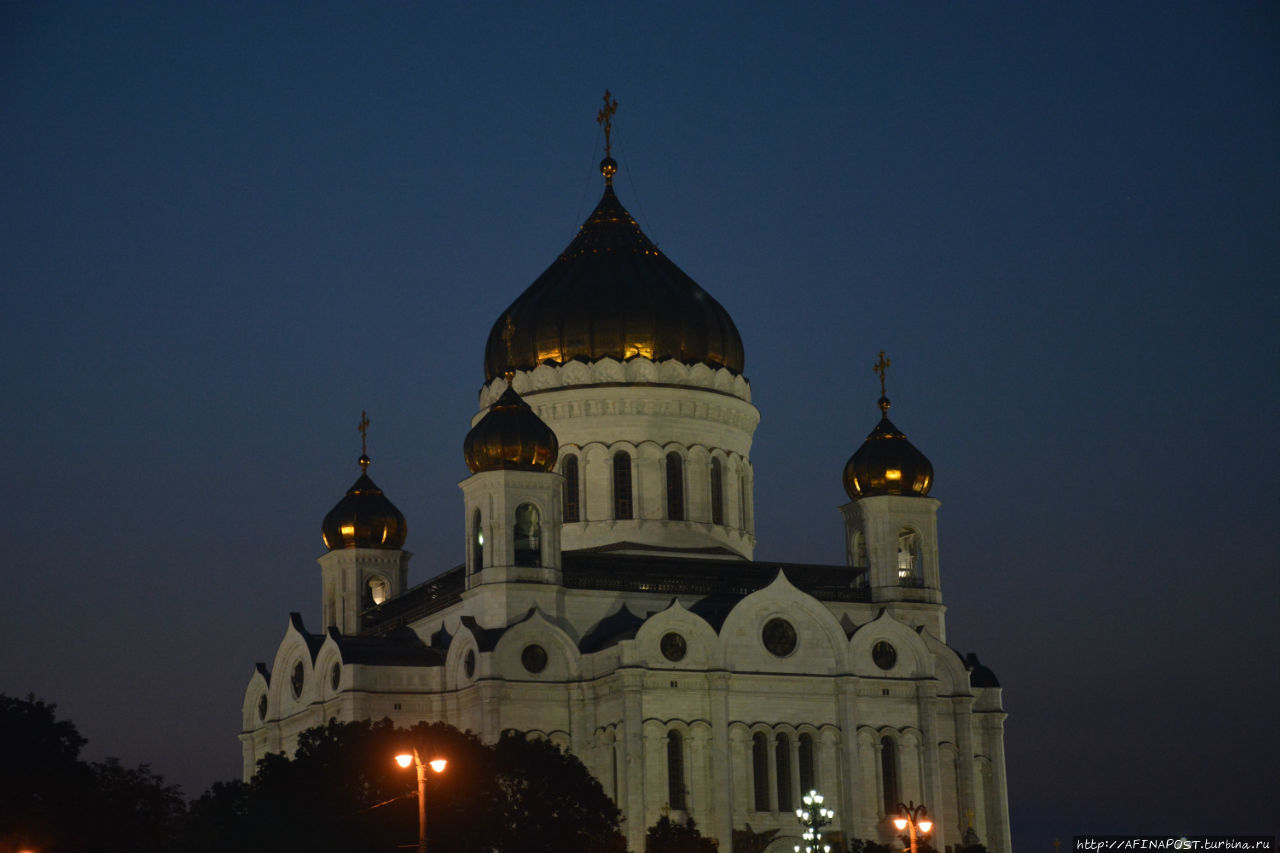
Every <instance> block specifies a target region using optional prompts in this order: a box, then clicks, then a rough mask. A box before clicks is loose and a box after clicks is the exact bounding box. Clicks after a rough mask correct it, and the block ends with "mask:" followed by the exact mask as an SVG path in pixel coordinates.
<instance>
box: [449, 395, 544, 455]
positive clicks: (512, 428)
mask: <svg viewBox="0 0 1280 853" xmlns="http://www.w3.org/2000/svg"><path fill="white" fill-rule="evenodd" d="M559 450H560V442H559V441H558V440H557V439H556V434H555V433H554V432H553V431H552V430H551V427H549V426H547V425H546V423H545V422H544V421H543V420H542V418H540V417H538V416H537V415H536V414H534V411H533V409H531V408H529V404H528V403H526V402H525V401H524V400H522V399H521V398H520V395H519V394H517V393H516V392H515V391H514V390H512V388H511V386H510V385H508V386H507V390H506V391H503V392H502V396H501V397H499V398H498V399H497V401H496V402H494V404H493V405H492V406H490V407H489V411H488V412H486V413H485V416H484V417H483V418H481V419H480V422H479V423H478V424H476V425H475V426H474V427H472V428H471V431H470V432H469V433H467V437H466V440H465V441H463V443H462V455H463V458H464V459H466V460H467V467H468V468H470V469H471V473H473V474H478V473H480V472H481V471H497V470H500V469H514V470H517V471H550V470H551V469H552V468H553V467H554V466H555V464H556V454H557V453H558V452H559Z"/></svg>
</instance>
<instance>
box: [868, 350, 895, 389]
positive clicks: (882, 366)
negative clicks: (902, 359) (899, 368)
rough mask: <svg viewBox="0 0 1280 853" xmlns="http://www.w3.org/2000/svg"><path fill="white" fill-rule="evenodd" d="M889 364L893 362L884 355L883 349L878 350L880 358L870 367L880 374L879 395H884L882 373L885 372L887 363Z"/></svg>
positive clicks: (887, 366) (887, 367)
mask: <svg viewBox="0 0 1280 853" xmlns="http://www.w3.org/2000/svg"><path fill="white" fill-rule="evenodd" d="M891 364H893V362H892V361H890V360H889V359H887V358H885V357H884V350H880V360H879V361H877V362H876V366H875V367H873V368H871V369H872V370H874V371H875V372H876V373H878V374H880V396H881V397H884V396H886V395H885V393H884V374H885V371H887V370H888V369H889V365H891Z"/></svg>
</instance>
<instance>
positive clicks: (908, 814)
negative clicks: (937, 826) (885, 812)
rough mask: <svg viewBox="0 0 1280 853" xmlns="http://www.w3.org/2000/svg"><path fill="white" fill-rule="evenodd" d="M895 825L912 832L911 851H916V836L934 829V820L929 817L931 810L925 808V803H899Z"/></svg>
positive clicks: (899, 829)
mask: <svg viewBox="0 0 1280 853" xmlns="http://www.w3.org/2000/svg"><path fill="white" fill-rule="evenodd" d="M893 825H894V826H895V827H897V828H898V831H899V832H901V831H902V830H904V829H907V830H910V832H911V836H910V837H911V853H916V836H917V834H919V835H928V834H929V832H930V830H932V829H933V821H932V820H930V819H929V812H928V811H927V810H926V809H925V807H924V803H921V804H920V805H918V806H917V805H916V804H915V803H914V802H911V803H908V804H907V805H905V806H904V805H903V804H902V803H898V816H897V817H895V818H894V819H893Z"/></svg>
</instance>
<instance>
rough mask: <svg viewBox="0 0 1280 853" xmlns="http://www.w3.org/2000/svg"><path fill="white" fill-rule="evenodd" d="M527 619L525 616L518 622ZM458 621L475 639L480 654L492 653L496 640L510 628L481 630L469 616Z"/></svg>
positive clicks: (496, 643) (477, 623) (478, 624)
mask: <svg viewBox="0 0 1280 853" xmlns="http://www.w3.org/2000/svg"><path fill="white" fill-rule="evenodd" d="M528 618H529V617H528V616H525V617H524V619H521V620H520V622H523V621H524V620H525V619H528ZM459 621H461V622H462V624H463V625H465V626H466V627H467V628H468V629H469V630H470V631H471V634H472V636H474V637H475V638H476V645H477V646H479V647H480V651H482V652H491V651H493V650H494V647H496V646H497V645H498V640H499V639H500V638H501V637H502V635H503V634H505V633H506V632H507V628H508V627H510V626H503V627H500V628H482V627H480V623H479V622H477V621H476V620H475V618H474V617H471V616H463V617H462V618H461V619H460V620H459ZM515 624H519V623H515Z"/></svg>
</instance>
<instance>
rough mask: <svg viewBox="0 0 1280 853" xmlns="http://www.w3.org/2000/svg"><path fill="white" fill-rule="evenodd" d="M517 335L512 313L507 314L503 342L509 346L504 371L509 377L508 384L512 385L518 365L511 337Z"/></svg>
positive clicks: (507, 377)
mask: <svg viewBox="0 0 1280 853" xmlns="http://www.w3.org/2000/svg"><path fill="white" fill-rule="evenodd" d="M515 336H516V323H515V321H514V320H512V319H511V314H510V313H508V314H507V324H506V326H505V327H503V329H502V342H503V343H504V344H506V347H507V369H506V370H504V371H503V372H502V373H503V375H504V376H505V377H506V379H507V385H508V386H510V385H511V380H512V379H514V378H515V375H516V366H515V363H514V361H513V360H512V357H511V339H512V338H514V337H515Z"/></svg>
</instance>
